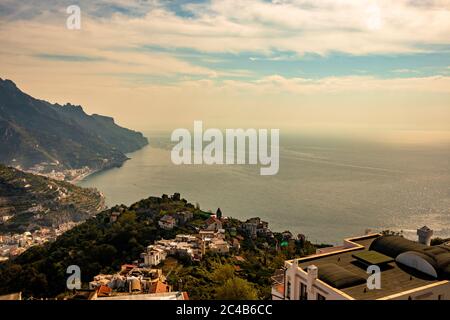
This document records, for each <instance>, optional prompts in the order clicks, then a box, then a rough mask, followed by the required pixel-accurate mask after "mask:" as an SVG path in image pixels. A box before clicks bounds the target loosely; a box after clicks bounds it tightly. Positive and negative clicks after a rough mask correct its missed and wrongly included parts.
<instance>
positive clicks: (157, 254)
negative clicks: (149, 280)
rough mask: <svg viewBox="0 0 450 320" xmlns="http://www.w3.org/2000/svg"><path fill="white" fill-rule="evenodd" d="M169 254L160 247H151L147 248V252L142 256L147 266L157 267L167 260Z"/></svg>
mask: <svg viewBox="0 0 450 320" xmlns="http://www.w3.org/2000/svg"><path fill="white" fill-rule="evenodd" d="M166 257H167V253H166V252H165V251H164V250H163V249H161V248H158V247H155V246H153V245H150V246H148V247H147V252H144V253H143V254H142V258H144V265H145V266H149V267H151V266H157V265H159V264H160V263H161V262H163V261H164V260H166Z"/></svg>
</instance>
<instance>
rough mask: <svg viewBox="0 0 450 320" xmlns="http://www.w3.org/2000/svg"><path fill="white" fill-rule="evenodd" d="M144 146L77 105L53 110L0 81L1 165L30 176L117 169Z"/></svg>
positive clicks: (142, 141)
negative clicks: (130, 154) (24, 172)
mask: <svg viewBox="0 0 450 320" xmlns="http://www.w3.org/2000/svg"><path fill="white" fill-rule="evenodd" d="M147 144H148V140H147V138H145V137H144V136H143V135H142V133H140V132H137V131H133V130H130V129H127V128H124V127H121V126H119V125H117V124H116V123H115V121H114V119H113V118H111V117H108V116H103V115H99V114H93V115H88V114H86V113H85V112H84V110H83V108H82V107H81V106H80V105H74V104H71V103H66V104H64V105H61V104H58V103H55V104H52V103H50V102H47V101H45V100H40V99H36V98H34V97H32V96H30V95H28V94H27V93H25V92H23V91H21V90H20V89H19V88H18V87H17V85H16V84H15V83H14V82H13V81H11V80H8V79H5V80H3V79H2V78H0V150H1V151H2V152H0V163H4V164H6V165H10V166H14V167H17V168H20V169H24V170H31V171H32V172H34V173H43V174H45V173H48V172H51V171H52V170H55V171H65V170H81V169H87V170H89V171H91V172H92V171H98V170H102V169H107V168H111V167H116V166H120V165H122V164H123V162H125V161H126V160H128V157H127V156H126V155H125V154H126V153H129V152H133V151H136V150H139V149H140V148H142V147H144V146H145V145H147Z"/></svg>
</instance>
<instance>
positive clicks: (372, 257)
mask: <svg viewBox="0 0 450 320" xmlns="http://www.w3.org/2000/svg"><path fill="white" fill-rule="evenodd" d="M352 257H353V258H355V259H357V260H358V261H361V262H362V263H365V264H367V265H381V264H385V263H389V262H393V261H394V259H393V258H391V257H388V256H386V255H384V254H382V253H379V252H377V251H373V250H370V251H366V250H364V251H358V252H355V253H354V254H352Z"/></svg>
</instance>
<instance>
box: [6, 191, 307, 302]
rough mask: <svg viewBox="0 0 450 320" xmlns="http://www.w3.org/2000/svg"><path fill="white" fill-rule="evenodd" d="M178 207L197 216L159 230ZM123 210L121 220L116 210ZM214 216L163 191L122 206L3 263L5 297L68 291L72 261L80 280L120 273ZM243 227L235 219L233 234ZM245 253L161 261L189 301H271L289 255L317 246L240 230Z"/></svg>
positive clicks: (228, 224) (230, 226) (228, 226)
mask: <svg viewBox="0 0 450 320" xmlns="http://www.w3.org/2000/svg"><path fill="white" fill-rule="evenodd" d="M179 211H191V212H193V213H194V220H193V221H191V222H190V223H189V224H187V225H186V226H183V227H181V228H176V229H174V230H170V231H167V230H163V229H160V228H159V227H157V223H156V222H157V220H159V218H160V217H161V216H162V215H164V214H170V213H175V212H179ZM112 212H120V216H119V218H118V219H117V221H115V222H112V221H111V213H112ZM208 217H209V214H207V213H205V212H202V211H201V210H200V209H198V207H197V208H196V207H195V206H194V205H192V204H190V203H188V202H187V201H186V200H184V199H180V198H179V195H177V194H175V195H174V196H172V197H168V196H167V195H163V196H162V197H161V198H156V197H150V198H148V199H144V200H141V201H139V202H137V203H135V204H133V205H132V206H130V207H126V206H123V205H122V206H116V207H114V208H111V209H110V210H107V211H104V212H102V213H100V214H98V215H97V216H95V217H93V218H90V219H89V220H87V221H86V222H84V223H83V224H81V225H79V226H77V227H75V228H73V229H72V230H70V231H68V232H66V233H64V234H63V235H62V236H60V237H59V238H58V239H57V240H56V241H55V242H53V243H50V244H47V245H44V246H38V247H32V248H30V249H29V250H27V251H26V252H25V253H23V254H22V255H20V256H19V257H17V258H16V259H14V260H13V261H9V262H7V263H4V264H3V265H0V294H4V293H9V292H17V291H22V292H23V294H24V296H34V297H55V296H57V295H60V294H62V293H64V292H65V290H66V289H65V285H66V279H67V274H66V269H67V267H68V266H70V265H78V266H79V267H80V268H81V277H82V282H83V283H84V284H85V285H87V283H88V282H89V281H91V280H92V278H93V276H95V275H97V274H99V273H115V272H117V270H119V269H120V266H121V265H122V264H124V263H133V262H134V261H136V260H138V259H139V257H140V253H141V252H143V251H144V249H145V247H146V246H147V245H149V244H152V243H153V242H154V241H155V240H159V239H161V238H165V239H170V238H173V237H175V235H176V234H178V233H185V232H189V233H193V230H192V229H193V228H194V229H195V225H201V224H202V223H203V221H204V220H205V219H206V218H208ZM239 224H240V222H239V220H236V219H229V220H228V222H226V223H225V226H224V227H225V228H226V230H227V232H226V238H227V240H230V239H231V238H230V237H232V235H231V233H230V232H229V231H228V230H230V229H233V228H235V227H238V225H239ZM237 237H238V238H239V239H241V247H240V249H239V251H236V250H234V251H232V252H230V253H229V254H226V255H219V254H212V253H207V254H206V255H205V256H204V257H203V259H202V260H201V261H199V262H192V261H190V260H187V259H175V258H172V257H171V258H169V259H167V260H166V261H165V262H164V265H163V266H162V268H163V270H164V272H165V274H168V281H169V283H170V284H171V285H173V287H174V289H175V290H183V291H187V292H188V293H189V296H190V298H191V299H238V298H248V299H268V298H270V288H271V276H272V275H273V273H274V271H275V270H276V269H278V268H280V267H282V266H283V262H284V260H285V259H287V258H292V257H293V256H299V255H303V254H309V253H312V252H314V250H315V247H314V246H313V245H312V244H311V243H309V242H308V241H306V240H304V239H303V240H300V241H299V240H293V239H288V240H286V241H287V242H288V244H289V245H288V246H287V247H283V248H280V247H279V246H277V245H276V244H277V243H280V242H281V241H283V235H282V234H278V233H275V234H274V237H273V238H272V237H267V238H260V237H258V238H257V239H251V238H249V237H247V236H246V235H245V233H243V232H242V231H241V230H238V232H237Z"/></svg>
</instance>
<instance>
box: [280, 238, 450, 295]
mask: <svg viewBox="0 0 450 320" xmlns="http://www.w3.org/2000/svg"><path fill="white" fill-rule="evenodd" d="M371 265H376V266H378V267H379V268H380V270H381V272H380V273H379V276H380V278H379V279H380V284H381V286H380V288H379V289H369V287H370V286H368V281H367V280H368V277H369V276H370V275H371V274H369V273H368V272H367V268H368V266H371ZM274 278H275V277H274ZM449 280H450V247H448V246H446V245H439V246H433V247H430V246H427V245H425V244H421V243H418V242H414V241H411V240H407V239H405V238H402V237H400V236H392V235H390V236H382V235H380V234H372V235H366V236H362V237H356V238H350V239H345V240H344V244H343V246H339V247H335V248H334V250H333V249H329V250H327V251H325V252H324V253H318V254H314V255H311V256H308V257H304V258H300V259H294V260H288V261H285V270H284V273H283V274H278V276H277V277H276V278H275V279H274V284H273V286H272V299H273V300H450V281H449Z"/></svg>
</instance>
